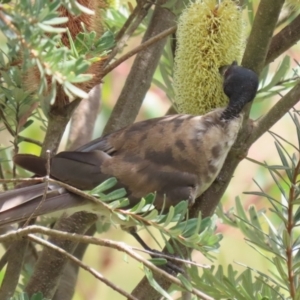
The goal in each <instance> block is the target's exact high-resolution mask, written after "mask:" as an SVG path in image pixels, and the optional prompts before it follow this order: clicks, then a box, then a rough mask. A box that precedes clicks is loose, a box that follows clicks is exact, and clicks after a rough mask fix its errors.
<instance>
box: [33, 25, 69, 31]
mask: <svg viewBox="0 0 300 300" xmlns="http://www.w3.org/2000/svg"><path fill="white" fill-rule="evenodd" d="M37 26H38V27H40V28H41V29H42V30H44V31H45V32H49V33H63V32H66V29H65V28H59V27H53V26H50V25H47V24H45V23H38V24H37Z"/></svg>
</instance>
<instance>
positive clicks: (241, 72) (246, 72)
mask: <svg viewBox="0 0 300 300" xmlns="http://www.w3.org/2000/svg"><path fill="white" fill-rule="evenodd" d="M221 69H222V70H220V71H224V75H223V76H224V83H223V89H224V93H225V94H226V96H227V97H228V98H229V104H228V106H227V108H226V109H225V111H224V112H223V114H222V119H227V120H229V119H232V118H235V117H237V116H238V115H239V114H240V113H241V111H242V109H243V108H244V106H245V105H246V104H247V103H248V102H251V101H252V100H253V99H254V97H255V95H256V92H257V88H258V76H257V74H256V73H255V72H253V71H252V70H250V69H247V68H244V67H241V66H238V65H237V63H236V62H233V63H232V64H231V65H230V66H225V67H222V68H221Z"/></svg>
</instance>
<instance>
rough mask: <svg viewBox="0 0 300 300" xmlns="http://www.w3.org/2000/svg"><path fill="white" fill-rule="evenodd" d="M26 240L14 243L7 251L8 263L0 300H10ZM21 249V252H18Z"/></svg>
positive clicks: (16, 280)
mask: <svg viewBox="0 0 300 300" xmlns="http://www.w3.org/2000/svg"><path fill="white" fill-rule="evenodd" d="M27 245H28V240H27V239H26V238H24V239H23V240H19V241H15V242H14V243H12V244H11V246H10V248H9V251H8V263H7V268H6V271H5V275H4V279H3V281H2V284H1V288H0V299H10V298H11V297H12V296H13V294H14V292H15V290H16V288H17V285H18V282H19V277H20V274H21V270H22V266H23V261H24V257H25V253H26V249H27ZM20 249H22V251H20Z"/></svg>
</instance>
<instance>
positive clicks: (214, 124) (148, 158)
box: [0, 62, 259, 226]
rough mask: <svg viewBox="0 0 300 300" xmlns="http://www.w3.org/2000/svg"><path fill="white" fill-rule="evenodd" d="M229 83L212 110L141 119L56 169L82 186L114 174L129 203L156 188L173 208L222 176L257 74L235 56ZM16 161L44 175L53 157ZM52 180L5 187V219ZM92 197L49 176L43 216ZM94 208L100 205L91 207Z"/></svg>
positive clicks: (158, 197) (24, 213) (56, 174)
mask: <svg viewBox="0 0 300 300" xmlns="http://www.w3.org/2000/svg"><path fill="white" fill-rule="evenodd" d="M224 69H225V71H224V74H223V77H224V80H223V90H224V93H225V95H226V96H227V97H228V99H229V102H228V105H227V106H226V107H225V108H217V109H215V110H213V111H211V112H209V113H207V114H205V115H202V116H194V115H188V114H177V115H170V116H164V117H160V118H154V119H149V120H145V121H141V122H137V123H134V124H132V125H129V126H127V127H125V128H122V129H120V130H117V131H115V132H112V133H110V134H107V135H105V136H103V137H100V138H98V139H95V140H93V141H91V142H89V143H87V144H86V145H84V146H82V147H80V148H79V149H77V150H76V151H63V152H60V153H58V154H56V155H54V156H53V157H52V158H51V160H50V176H51V177H52V178H54V179H56V180H58V181H61V182H64V183H66V184H69V185H71V186H73V187H76V188H78V189H80V190H91V189H93V188H95V187H96V186H98V185H99V184H100V183H101V182H103V181H105V180H106V179H108V178H111V177H115V178H116V179H117V181H118V183H117V186H116V187H115V188H119V187H123V188H125V190H126V192H127V197H128V199H129V203H130V204H129V207H132V206H134V205H136V204H137V203H138V202H139V201H140V199H141V198H142V197H144V196H145V195H147V194H149V193H155V201H154V203H153V204H154V206H155V207H156V209H158V210H162V209H164V210H165V211H167V210H168V209H169V208H170V207H171V206H175V205H176V204H178V203H179V202H180V201H182V200H185V201H187V202H188V205H189V206H192V205H193V204H194V202H195V199H196V198H197V197H199V196H200V195H201V194H202V193H203V192H204V191H205V190H206V189H207V188H208V187H209V186H210V185H211V184H212V182H213V181H214V180H215V179H216V177H217V176H218V174H219V172H220V170H221V168H222V166H223V164H224V161H225V159H226V157H227V154H228V152H229V150H230V149H231V147H232V145H233V144H234V142H235V140H236V137H237V134H238V132H239V129H240V127H241V124H242V121H243V108H244V106H245V105H246V104H247V103H249V102H251V101H252V100H253V99H254V98H255V95H256V92H257V89H258V82H259V80H258V76H257V74H256V73H255V72H254V71H252V70H250V69H248V68H245V67H243V66H239V65H238V64H237V63H236V62H233V63H232V64H231V65H228V66H226V67H225V68H223V70H224ZM14 162H15V163H16V164H17V165H19V166H20V167H22V168H24V169H27V170H28V171H31V172H33V173H35V174H36V175H39V176H45V175H46V174H47V167H46V165H47V160H46V159H45V158H41V157H38V156H34V155H31V154H17V155H15V156H14ZM44 190H45V184H43V183H39V184H36V185H32V186H28V187H23V188H20V189H16V190H10V191H5V192H2V193H0V226H3V225H6V224H10V223H16V222H20V221H25V220H26V219H27V218H28V217H29V216H30V215H31V214H32V212H33V211H34V209H35V207H36V206H37V205H38V203H39V202H40V201H41V199H42V196H43V194H44ZM88 202H89V201H88V200H86V199H83V198H82V197H80V196H78V195H75V194H73V193H72V192H69V191H67V190H66V189H64V188H62V187H60V186H58V185H55V184H50V185H49V187H48V192H47V197H46V201H45V203H43V205H42V206H41V208H40V209H39V210H38V211H37V212H36V214H37V215H36V216H39V215H44V214H48V213H51V212H55V211H66V210H70V209H73V210H74V209H75V210H76V209H77V210H87V211H88V208H86V207H88V205H87V203H88ZM92 210H93V212H95V210H96V208H95V205H94V206H93V208H92Z"/></svg>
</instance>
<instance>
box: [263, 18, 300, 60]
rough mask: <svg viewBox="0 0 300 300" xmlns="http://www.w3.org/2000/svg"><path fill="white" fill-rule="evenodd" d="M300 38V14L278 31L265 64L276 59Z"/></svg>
mask: <svg viewBox="0 0 300 300" xmlns="http://www.w3.org/2000/svg"><path fill="white" fill-rule="evenodd" d="M299 40H300V15H298V16H297V17H296V18H295V19H294V20H293V21H292V22H291V23H290V24H288V25H287V26H286V27H284V28H283V29H282V30H281V31H280V32H278V33H277V34H276V35H275V36H274V37H273V39H272V41H271V44H270V48H269V51H268V54H267V57H266V61H265V65H268V64H269V63H271V62H272V61H274V60H275V59H276V58H277V57H278V56H279V55H281V54H282V53H283V52H285V51H286V50H288V49H289V48H291V47H292V46H293V45H294V44H296V43H297V41H299Z"/></svg>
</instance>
